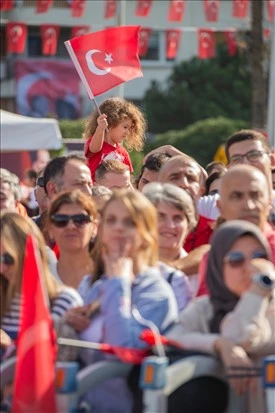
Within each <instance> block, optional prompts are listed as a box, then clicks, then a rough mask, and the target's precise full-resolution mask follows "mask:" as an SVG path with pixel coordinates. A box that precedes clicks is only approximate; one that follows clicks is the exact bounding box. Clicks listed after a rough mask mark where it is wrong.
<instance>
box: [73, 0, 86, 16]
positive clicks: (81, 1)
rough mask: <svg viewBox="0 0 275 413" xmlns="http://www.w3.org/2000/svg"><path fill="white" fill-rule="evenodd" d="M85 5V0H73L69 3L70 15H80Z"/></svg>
mask: <svg viewBox="0 0 275 413" xmlns="http://www.w3.org/2000/svg"><path fill="white" fill-rule="evenodd" d="M85 7H86V0H73V1H72V4H71V9H72V16H73V17H82V16H83V13H84V10H85Z"/></svg>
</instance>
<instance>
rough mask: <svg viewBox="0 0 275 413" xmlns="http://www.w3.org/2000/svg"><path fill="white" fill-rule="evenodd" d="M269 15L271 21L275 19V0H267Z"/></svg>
mask: <svg viewBox="0 0 275 413" xmlns="http://www.w3.org/2000/svg"><path fill="white" fill-rule="evenodd" d="M266 6H267V17H268V20H269V21H270V22H273V21H274V18H275V0H267V1H266Z"/></svg>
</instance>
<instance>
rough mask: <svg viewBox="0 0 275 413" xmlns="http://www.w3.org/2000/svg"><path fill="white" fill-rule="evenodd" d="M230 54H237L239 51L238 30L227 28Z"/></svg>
mask: <svg viewBox="0 0 275 413" xmlns="http://www.w3.org/2000/svg"><path fill="white" fill-rule="evenodd" d="M224 35H225V40H226V44H227V48H228V54H229V56H235V54H236V53H237V42H236V31H235V30H227V31H225V32H224Z"/></svg>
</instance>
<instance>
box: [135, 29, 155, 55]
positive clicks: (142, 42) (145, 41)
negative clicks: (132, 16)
mask: <svg viewBox="0 0 275 413" xmlns="http://www.w3.org/2000/svg"><path fill="white" fill-rule="evenodd" d="M151 31H152V29H150V28H146V27H142V28H141V29H140V31H139V43H138V46H139V52H138V54H139V56H145V55H146V53H147V50H148V45H149V39H150V34H151Z"/></svg>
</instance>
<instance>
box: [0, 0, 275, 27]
mask: <svg viewBox="0 0 275 413" xmlns="http://www.w3.org/2000/svg"><path fill="white" fill-rule="evenodd" d="M135 1H136V6H135V16H136V17H148V16H149V15H150V12H151V10H152V6H153V3H154V0H135ZM189 1H192V0H169V2H167V4H168V9H167V19H168V21H170V22H183V20H184V14H185V10H186V7H187V4H188V2H189ZM250 1H253V0H232V16H233V17H234V18H237V19H245V18H246V17H247V16H248V10H249V4H250ZM264 3H265V4H266V8H267V17H268V20H269V21H270V22H272V21H273V20H274V18H275V0H266V1H265V2H264ZM67 4H68V7H69V8H70V9H71V15H72V17H76V18H80V17H82V16H83V14H84V12H85V8H86V5H87V0H67ZM52 5H53V0H36V8H35V11H36V13H37V14H41V13H47V12H48V11H49V10H50V8H51V7H52ZM202 6H203V11H204V15H205V19H206V21H208V22H217V21H218V20H219V13H220V6H221V0H202ZM14 7H15V0H1V3H0V10H1V11H11V10H12V9H13V8H14ZM117 13H118V0H105V6H104V18H105V19H110V18H114V17H116V16H117Z"/></svg>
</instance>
